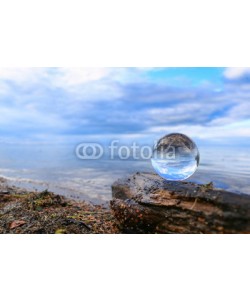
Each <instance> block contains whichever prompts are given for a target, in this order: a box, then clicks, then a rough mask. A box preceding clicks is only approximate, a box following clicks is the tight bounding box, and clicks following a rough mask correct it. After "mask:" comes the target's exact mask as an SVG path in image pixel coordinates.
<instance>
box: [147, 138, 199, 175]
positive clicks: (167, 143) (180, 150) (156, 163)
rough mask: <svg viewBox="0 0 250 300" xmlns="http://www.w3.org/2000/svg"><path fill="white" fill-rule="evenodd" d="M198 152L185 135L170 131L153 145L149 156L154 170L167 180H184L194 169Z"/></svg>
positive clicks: (197, 163) (196, 164)
mask: <svg viewBox="0 0 250 300" xmlns="http://www.w3.org/2000/svg"><path fill="white" fill-rule="evenodd" d="M199 161H200V154H199V150H198V148H197V146H196V145H195V143H194V142H193V141H192V140H191V139H190V138H189V137H187V136H186V135H184V134H181V133H171V134H168V135H166V136H164V137H162V138H161V139H160V140H159V141H158V142H157V143H156V144H155V146H154V149H153V155H152V158H151V162H152V166H153V167H154V169H155V171H156V172H157V173H158V174H159V175H160V176H161V177H163V178H165V179H167V180H176V181H178V180H184V179H187V178H189V177H190V176H191V175H193V174H194V172H195V171H196V169H197V167H198V165H199Z"/></svg>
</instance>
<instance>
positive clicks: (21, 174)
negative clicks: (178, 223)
mask: <svg viewBox="0 0 250 300" xmlns="http://www.w3.org/2000/svg"><path fill="white" fill-rule="evenodd" d="M199 151H200V155H201V161H200V166H199V168H198V170H197V171H196V173H195V174H194V175H193V176H192V177H191V178H189V179H188V180H189V181H193V182H198V183H208V182H210V181H213V182H214V185H215V187H218V188H223V189H226V190H229V191H234V192H238V193H247V194H250V184H249V183H250V156H249V154H248V153H249V151H248V148H241V149H236V148H228V147H217V148H214V147H211V146H210V147H206V148H205V147H204V148H202V147H201V148H200V149H199ZM137 171H140V172H144V171H146V172H153V171H154V170H153V168H152V166H151V162H150V160H140V161H138V160H132V159H128V160H119V159H116V160H109V159H107V158H106V159H105V158H102V159H100V160H80V159H78V158H77V157H76V155H75V147H74V146H69V145H68V146H56V147H55V146H52V145H51V146H49V145H40V146H38V145H35V146H34V145H32V146H31V145H2V146H1V148H0V177H4V178H6V179H7V180H8V183H9V184H13V185H16V186H19V187H25V188H27V189H30V190H34V189H37V190H44V189H48V190H50V191H53V192H56V193H60V194H63V195H66V196H68V197H71V198H74V199H79V200H86V201H89V202H92V203H94V204H96V203H98V204H100V203H103V204H105V203H107V201H109V200H110V199H111V184H112V183H113V182H114V181H115V180H117V179H118V178H121V177H123V176H126V175H127V174H131V173H134V172H137Z"/></svg>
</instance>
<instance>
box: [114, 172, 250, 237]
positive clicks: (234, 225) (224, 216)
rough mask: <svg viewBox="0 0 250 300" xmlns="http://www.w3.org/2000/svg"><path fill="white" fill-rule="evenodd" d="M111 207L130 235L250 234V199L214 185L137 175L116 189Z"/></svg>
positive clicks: (150, 175) (119, 181) (149, 174)
mask: <svg viewBox="0 0 250 300" xmlns="http://www.w3.org/2000/svg"><path fill="white" fill-rule="evenodd" d="M112 195H113V199H112V201H111V203H110V206H111V209H112V211H113V214H114V216H115V218H116V220H117V223H118V224H119V226H120V228H121V229H122V230H123V231H124V232H127V233H250V195H244V194H235V193H231V192H227V191H224V190H219V189H214V188H213V185H212V183H210V184H207V185H199V184H195V183H191V182H173V181H166V180H164V179H162V178H160V177H159V176H158V175H155V174H151V173H136V174H135V175H132V176H130V177H129V178H125V179H122V180H118V181H117V182H115V183H114V184H113V186H112Z"/></svg>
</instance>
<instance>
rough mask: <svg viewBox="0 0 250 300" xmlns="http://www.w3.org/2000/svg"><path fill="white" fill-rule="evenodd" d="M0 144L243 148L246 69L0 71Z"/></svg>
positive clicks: (249, 83) (248, 117) (247, 119)
mask: <svg viewBox="0 0 250 300" xmlns="http://www.w3.org/2000/svg"><path fill="white" fill-rule="evenodd" d="M0 113H1V118H0V140H1V142H2V143H12V142H17V141H18V142H25V143H27V142H43V143H46V142H63V143H64V142H66V143H67V142H69V143H70V142H74V143H76V142H82V141H85V140H88V141H90V140H95V141H100V140H110V139H113V138H119V139H122V140H124V141H131V140H137V141H146V140H153V139H155V138H159V137H161V136H163V135H165V134H167V133H171V132H182V133H185V134H187V135H189V136H190V137H193V138H194V139H195V140H198V141H199V142H200V143H202V142H204V143H206V142H209V143H212V144H213V143H219V144H235V143H237V144H238V145H245V144H250V68H0Z"/></svg>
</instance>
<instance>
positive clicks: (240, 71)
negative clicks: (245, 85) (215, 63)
mask: <svg viewBox="0 0 250 300" xmlns="http://www.w3.org/2000/svg"><path fill="white" fill-rule="evenodd" d="M249 74H250V68H226V70H225V71H224V76H225V77H226V78H227V79H238V78H241V77H242V76H244V75H249Z"/></svg>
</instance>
